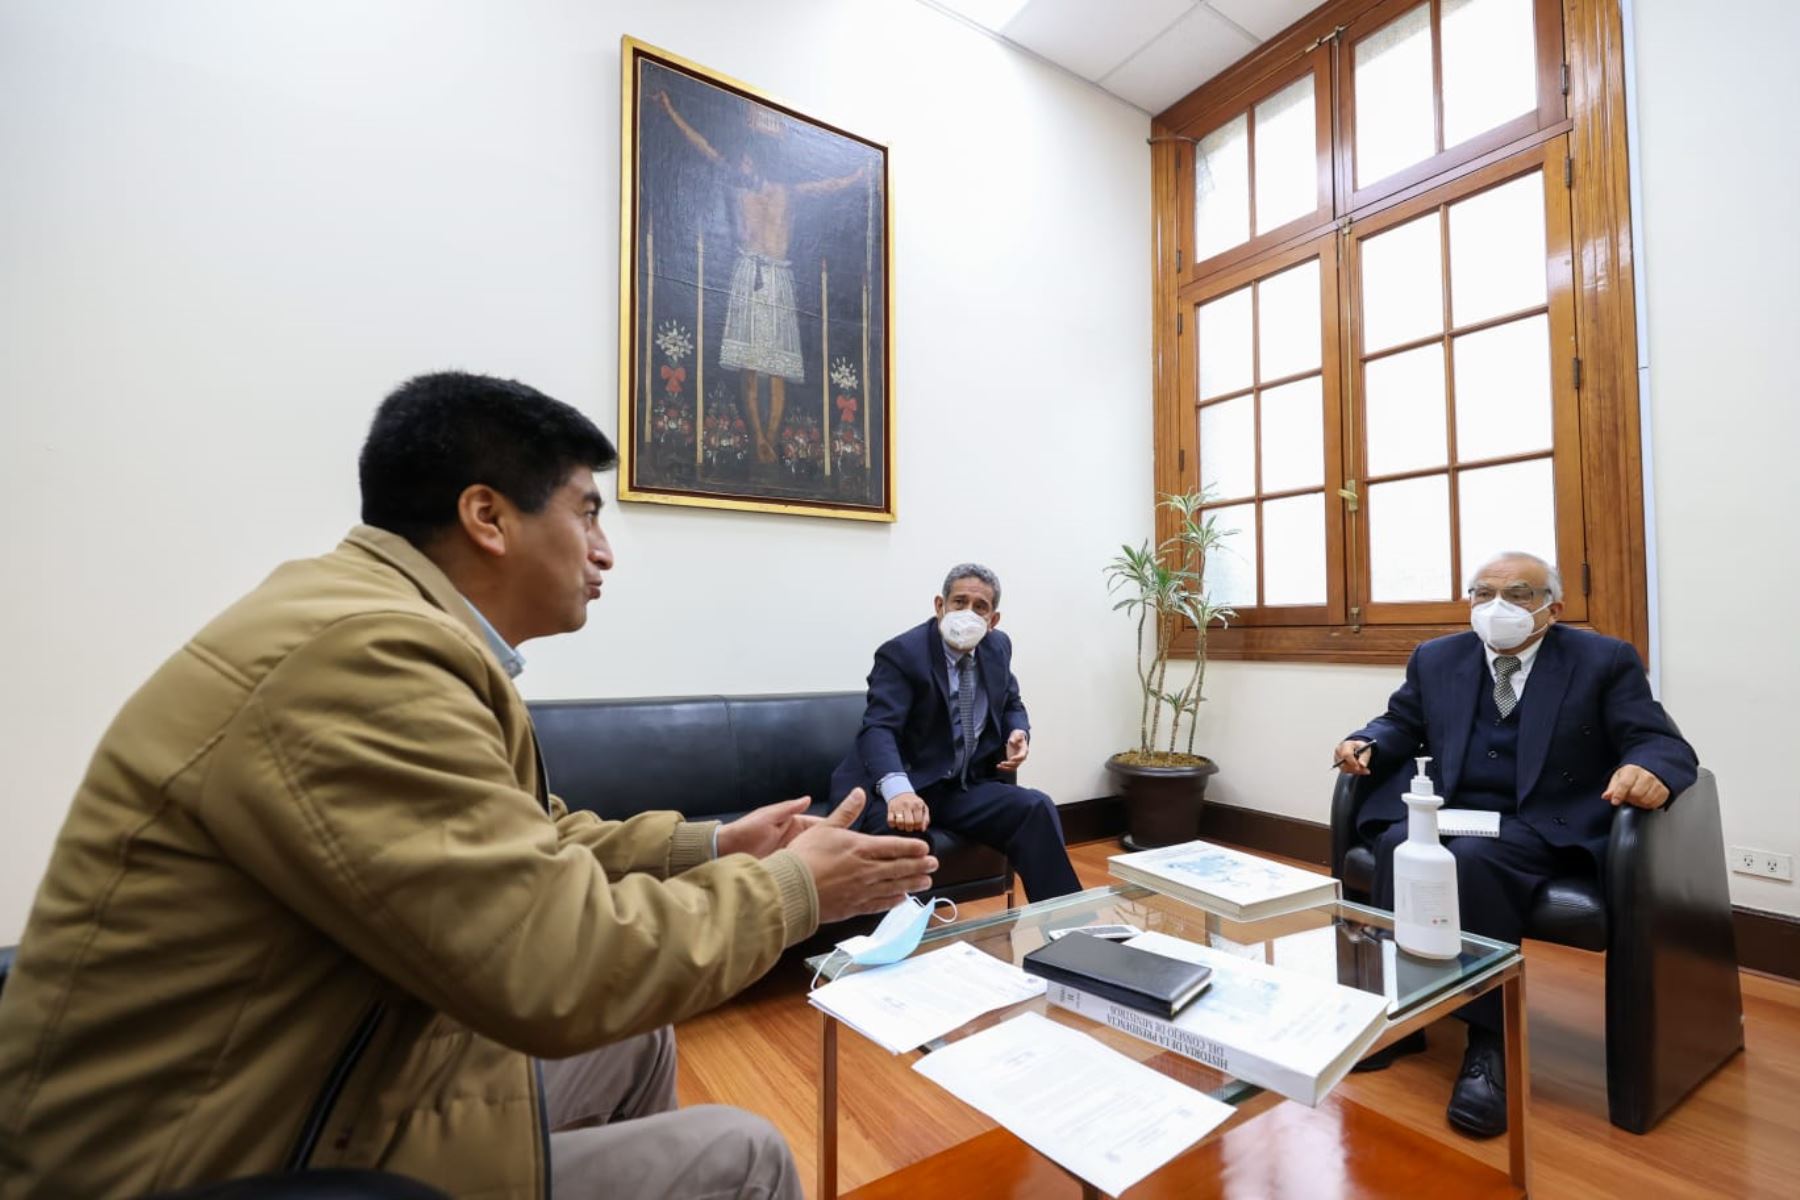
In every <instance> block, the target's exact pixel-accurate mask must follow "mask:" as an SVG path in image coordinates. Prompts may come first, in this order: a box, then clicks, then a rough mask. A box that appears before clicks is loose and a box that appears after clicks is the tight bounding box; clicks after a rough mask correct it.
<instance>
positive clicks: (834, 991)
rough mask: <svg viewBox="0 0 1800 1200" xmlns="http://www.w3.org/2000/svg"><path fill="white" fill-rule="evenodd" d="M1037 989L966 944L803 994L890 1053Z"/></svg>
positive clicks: (1039, 984)
mask: <svg viewBox="0 0 1800 1200" xmlns="http://www.w3.org/2000/svg"><path fill="white" fill-rule="evenodd" d="M1043 992H1044V981H1043V980H1042V979H1039V978H1038V977H1037V976H1035V975H1027V974H1026V973H1025V972H1023V971H1021V970H1019V968H1017V967H1015V966H1013V965H1012V964H1011V963H1007V962H1001V961H1000V960H999V959H997V958H994V957H993V956H992V955H988V954H983V953H982V952H981V951H979V950H977V949H975V947H973V946H971V945H969V944H967V943H966V942H957V943H956V944H954V945H950V946H945V947H944V948H943V949H942V950H933V951H932V952H931V953H930V954H921V955H919V957H917V958H908V959H902V960H901V961H900V962H897V963H894V964H893V965H892V966H887V967H875V968H873V969H871V970H867V971H859V972H857V973H856V974H854V975H845V976H844V977H843V978H841V979H834V980H832V981H831V982H830V983H828V984H826V985H825V986H824V987H822V988H819V989H818V990H817V991H815V992H812V993H811V994H810V995H808V996H807V999H808V1000H809V1001H811V1002H812V1004H813V1006H814V1007H815V1008H820V1009H823V1010H824V1011H825V1012H828V1013H830V1014H831V1015H832V1016H834V1017H836V1018H837V1019H838V1020H840V1021H842V1022H843V1023H844V1024H846V1025H848V1026H850V1028H852V1029H854V1030H856V1032H858V1033H860V1034H862V1035H863V1036H864V1037H866V1038H868V1039H869V1040H870V1041H871V1042H874V1043H876V1044H877V1045H879V1046H884V1047H886V1048H887V1050H888V1052H889V1053H890V1054H899V1053H900V1052H901V1051H903V1050H912V1049H916V1048H917V1047H919V1046H923V1045H924V1044H925V1043H926V1042H929V1041H932V1040H934V1039H936V1038H941V1037H943V1036H944V1035H945V1034H947V1033H949V1032H951V1031H952V1030H955V1029H960V1028H962V1027H963V1026H964V1025H967V1024H968V1023H969V1022H970V1021H973V1020H974V1019H975V1018H976V1017H979V1016H980V1015H981V1014H982V1013H986V1012H992V1011H994V1010H995V1009H996V1008H1005V1007H1006V1006H1007V1005H1009V1004H1017V1003H1018V1002H1019V1001H1021V1000H1029V999H1031V998H1032V997H1033V996H1041V995H1042V994H1043Z"/></svg>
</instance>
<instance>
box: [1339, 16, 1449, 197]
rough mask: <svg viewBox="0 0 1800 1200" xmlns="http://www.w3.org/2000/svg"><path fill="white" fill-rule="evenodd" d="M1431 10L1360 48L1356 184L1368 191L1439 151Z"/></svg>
mask: <svg viewBox="0 0 1800 1200" xmlns="http://www.w3.org/2000/svg"><path fill="white" fill-rule="evenodd" d="M1432 109H1433V104H1432V98H1431V6H1430V5H1428V4H1421V5H1419V7H1417V8H1415V9H1413V10H1412V11H1411V12H1409V13H1407V14H1406V15H1405V16H1403V17H1401V18H1399V19H1398V20H1396V21H1393V22H1391V23H1389V24H1387V25H1384V26H1382V27H1381V28H1380V29H1379V30H1377V31H1376V32H1375V33H1373V34H1370V35H1369V36H1368V37H1366V38H1364V39H1363V40H1362V41H1360V42H1358V43H1356V183H1357V186H1358V187H1367V186H1368V185H1369V184H1371V183H1374V182H1375V181H1376V180H1379V179H1386V178H1387V177H1388V176H1389V175H1392V174H1393V173H1394V172H1395V171H1398V170H1400V169H1401V168H1403V167H1410V166H1412V164H1414V163H1416V162H1419V161H1421V160H1423V159H1427V158H1430V157H1431V156H1432V154H1434V153H1435V152H1436V151H1437V134H1436V132H1435V130H1434V128H1433V125H1434V122H1435V114H1434V113H1433V111H1432Z"/></svg>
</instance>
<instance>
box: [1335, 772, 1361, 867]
mask: <svg viewBox="0 0 1800 1200" xmlns="http://www.w3.org/2000/svg"><path fill="white" fill-rule="evenodd" d="M1363 778H1364V777H1362V776H1358V775H1339V776H1338V777H1337V783H1336V784H1334V785H1333V786H1332V789H1331V873H1332V875H1333V876H1335V877H1337V878H1339V879H1342V878H1343V876H1344V856H1345V855H1346V854H1349V853H1350V850H1351V848H1352V847H1354V846H1355V845H1356V809H1357V806H1358V805H1359V804H1360V803H1361V802H1362V797H1361V795H1360V794H1359V793H1360V789H1359V788H1358V787H1357V785H1358V784H1359V783H1361V782H1362V779H1363Z"/></svg>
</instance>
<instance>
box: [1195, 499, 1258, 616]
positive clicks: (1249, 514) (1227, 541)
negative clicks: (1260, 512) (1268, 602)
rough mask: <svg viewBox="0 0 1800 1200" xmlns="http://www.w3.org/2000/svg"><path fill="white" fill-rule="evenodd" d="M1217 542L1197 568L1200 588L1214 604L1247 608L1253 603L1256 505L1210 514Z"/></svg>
mask: <svg viewBox="0 0 1800 1200" xmlns="http://www.w3.org/2000/svg"><path fill="white" fill-rule="evenodd" d="M1211 513H1212V515H1213V516H1215V517H1217V518H1218V522H1219V526H1218V528H1219V533H1220V535H1221V536H1220V538H1219V541H1218V543H1217V544H1216V545H1214V546H1213V550H1212V553H1211V554H1209V555H1207V557H1206V562H1205V564H1204V565H1203V566H1202V567H1201V569H1200V570H1201V584H1202V586H1203V587H1204V588H1205V589H1206V594H1207V598H1208V599H1210V600H1211V601H1212V602H1213V603H1214V604H1230V605H1233V606H1236V607H1241V608H1248V607H1251V606H1253V605H1254V604H1255V603H1256V505H1254V504H1234V505H1232V506H1231V507H1230V508H1215V509H1212V510H1211Z"/></svg>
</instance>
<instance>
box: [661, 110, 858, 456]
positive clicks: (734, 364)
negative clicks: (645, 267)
mask: <svg viewBox="0 0 1800 1200" xmlns="http://www.w3.org/2000/svg"><path fill="white" fill-rule="evenodd" d="M653 98H654V100H655V101H656V103H657V104H658V105H659V106H661V108H662V110H663V111H664V112H665V113H667V114H668V115H669V119H670V120H671V121H673V122H675V127H676V128H677V129H679V130H680V131H681V133H682V135H683V136H684V137H686V138H687V140H688V141H689V142H690V143H692V145H693V146H694V148H695V149H696V150H698V151H699V152H700V153H701V154H702V155H704V156H705V157H706V158H707V160H708V161H709V162H712V163H715V164H717V165H718V166H720V167H723V168H724V169H726V170H727V171H731V172H734V173H735V179H734V182H733V189H732V190H733V192H734V193H735V194H734V197H733V198H734V200H735V202H736V205H735V208H736V211H735V213H734V215H735V217H736V232H737V261H736V262H735V263H734V264H733V265H732V268H731V290H730V292H729V293H728V298H727V300H726V305H725V336H724V337H723V338H722V339H720V342H719V365H720V366H721V367H724V368H726V369H727V370H734V371H736V372H738V379H739V381H740V384H741V387H742V393H743V405H744V415H745V416H746V417H748V418H749V421H750V433H751V436H752V437H754V438H755V440H756V460H757V461H758V462H764V463H772V462H774V461H775V441H776V436H777V434H778V433H779V432H780V430H781V413H782V409H783V408H785V407H786V406H787V384H788V381H789V380H792V381H793V382H794V383H796V384H799V383H804V382H806V365H805V363H804V362H803V361H802V359H801V356H800V319H799V314H798V313H797V311H796V309H795V301H794V271H793V265H792V263H790V262H789V260H788V243H789V242H790V241H791V240H792V238H793V233H794V218H793V213H792V210H791V208H790V205H789V201H790V200H791V199H792V198H793V197H794V196H813V195H824V194H826V193H830V192H836V191H841V190H843V189H844V188H847V187H851V186H853V185H855V184H856V183H858V182H860V181H861V180H863V179H864V178H866V177H867V175H868V168H867V167H860V168H858V169H857V170H856V171H853V172H851V173H850V174H848V175H843V176H839V177H838V178H835V179H811V180H806V181H804V182H801V183H796V184H791V185H790V184H787V183H784V182H782V181H780V180H778V179H771V178H769V177H768V176H767V175H765V174H764V173H763V171H762V170H761V169H760V167H759V163H758V158H759V157H762V156H763V155H773V154H774V153H775V152H776V151H777V150H778V149H779V145H778V144H777V143H778V141H779V139H780V138H782V137H783V136H785V130H784V126H783V123H782V121H781V118H780V117H778V116H776V115H775V114H774V113H772V112H769V111H768V110H767V109H764V108H762V107H760V106H758V105H754V104H748V103H747V104H746V105H745V121H746V124H747V125H748V127H749V132H750V135H751V146H750V147H747V148H746V149H745V150H744V152H743V153H742V154H741V155H740V156H739V157H738V161H737V162H736V163H735V164H734V163H729V162H727V160H726V158H725V156H724V155H723V154H720V153H719V151H718V150H717V149H715V148H714V147H713V145H712V143H711V142H709V141H707V140H706V137H705V136H704V135H703V134H701V132H700V131H699V130H697V129H695V128H694V127H693V126H692V125H690V124H689V123H688V122H687V121H686V119H684V118H683V117H682V115H681V114H680V113H679V112H677V111H676V109H675V103H674V101H672V100H670V99H669V93H668V92H667V91H666V90H664V89H662V88H658V89H657V90H656V93H655V96H654V97H653ZM757 142H762V143H763V144H764V145H766V146H767V147H768V149H766V150H763V151H762V152H761V154H753V153H752V148H753V147H754V146H755V144H756V143H757ZM702 282H703V283H704V281H702ZM765 375H766V376H768V379H769V409H768V419H767V420H765V419H764V418H763V413H762V407H761V402H760V401H761V380H762V378H763V377H764V376H765Z"/></svg>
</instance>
